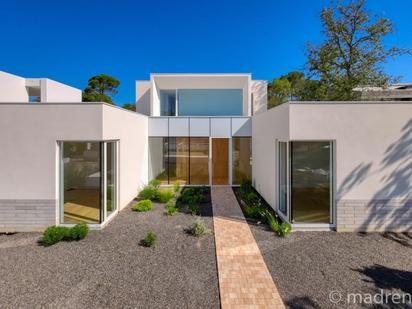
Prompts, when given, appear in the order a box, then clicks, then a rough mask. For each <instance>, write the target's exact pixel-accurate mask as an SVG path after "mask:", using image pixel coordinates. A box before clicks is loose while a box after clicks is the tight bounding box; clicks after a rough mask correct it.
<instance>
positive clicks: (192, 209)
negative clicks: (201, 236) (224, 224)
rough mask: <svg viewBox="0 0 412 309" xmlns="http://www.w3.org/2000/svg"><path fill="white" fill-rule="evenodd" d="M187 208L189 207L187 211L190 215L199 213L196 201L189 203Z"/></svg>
mask: <svg viewBox="0 0 412 309" xmlns="http://www.w3.org/2000/svg"><path fill="white" fill-rule="evenodd" d="M187 208H188V209H189V211H190V213H191V214H192V215H197V214H198V213H199V204H198V203H190V204H189V205H187Z"/></svg>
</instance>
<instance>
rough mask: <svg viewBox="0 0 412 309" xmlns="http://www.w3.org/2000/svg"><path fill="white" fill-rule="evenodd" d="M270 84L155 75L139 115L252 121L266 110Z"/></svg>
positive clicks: (144, 85)
mask: <svg viewBox="0 0 412 309" xmlns="http://www.w3.org/2000/svg"><path fill="white" fill-rule="evenodd" d="M266 103H267V82H266V81H263V80H252V78H251V74H151V75H150V80H147V81H140V80H139V81H136V111H137V112H140V113H142V114H145V115H148V116H154V117H176V116H181V117H196V116H200V117H205V116H206V117H237V116H238V117H242V116H243V117H249V116H252V115H254V114H256V113H260V112H263V111H265V110H266V108H267V107H266Z"/></svg>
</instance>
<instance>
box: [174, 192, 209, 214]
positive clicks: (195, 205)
mask: <svg viewBox="0 0 412 309" xmlns="http://www.w3.org/2000/svg"><path fill="white" fill-rule="evenodd" d="M205 192H206V189H205V188H202V187H190V188H184V189H183V191H182V193H181V195H180V196H179V198H178V199H177V202H178V204H179V205H180V206H181V207H184V206H185V207H187V209H188V210H189V212H190V213H191V214H192V215H198V214H199V207H200V203H201V202H203V201H204V199H205Z"/></svg>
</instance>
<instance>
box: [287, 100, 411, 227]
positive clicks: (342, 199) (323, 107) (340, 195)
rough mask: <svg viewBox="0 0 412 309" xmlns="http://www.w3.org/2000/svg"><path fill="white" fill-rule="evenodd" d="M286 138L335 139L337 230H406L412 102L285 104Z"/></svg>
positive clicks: (409, 203)
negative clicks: (287, 107)
mask: <svg viewBox="0 0 412 309" xmlns="http://www.w3.org/2000/svg"><path fill="white" fill-rule="evenodd" d="M290 139H291V140H335V154H336V162H335V179H336V191H335V203H336V205H337V229H338V231H352V230H362V231H368V230H373V231H376V230H379V231H381V230H395V231H404V230H411V229H412V224H411V222H412V104H400V103H399V102H398V103H395V102H392V103H381V102H380V103H346V104H345V103H307V104H305V103H294V104H290Z"/></svg>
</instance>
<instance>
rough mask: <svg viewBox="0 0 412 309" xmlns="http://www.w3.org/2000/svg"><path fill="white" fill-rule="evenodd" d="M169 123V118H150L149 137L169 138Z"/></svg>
mask: <svg viewBox="0 0 412 309" xmlns="http://www.w3.org/2000/svg"><path fill="white" fill-rule="evenodd" d="M168 123H169V120H168V119H167V118H149V136H168V135H169V128H168V127H169V124H168Z"/></svg>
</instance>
